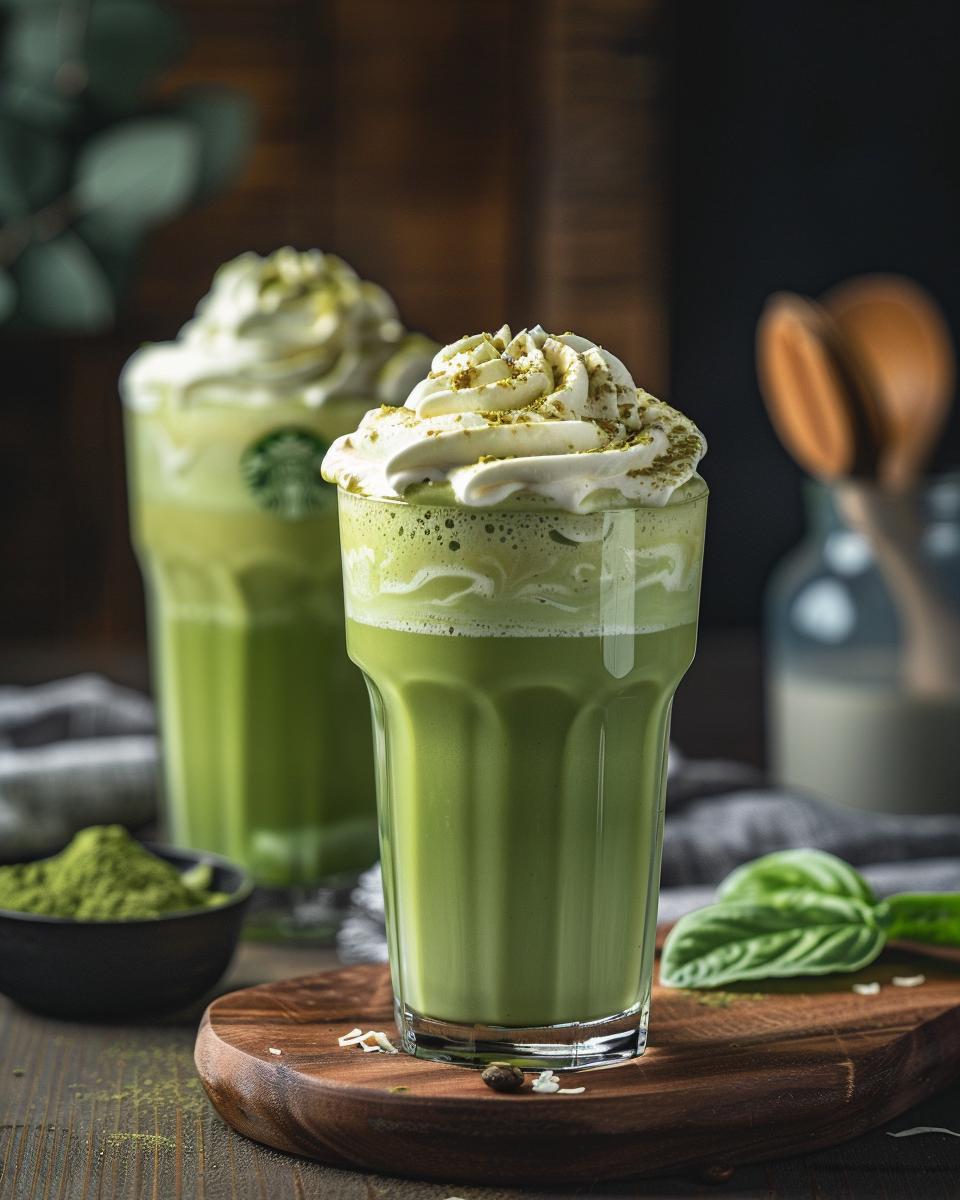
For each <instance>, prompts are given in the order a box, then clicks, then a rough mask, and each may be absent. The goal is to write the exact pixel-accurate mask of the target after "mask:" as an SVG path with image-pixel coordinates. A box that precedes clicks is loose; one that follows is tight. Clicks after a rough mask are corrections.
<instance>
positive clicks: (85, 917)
mask: <svg viewBox="0 0 960 1200" xmlns="http://www.w3.org/2000/svg"><path fill="white" fill-rule="evenodd" d="M211 878H212V872H211V870H210V868H209V867H208V866H206V865H203V864H201V865H199V866H197V867H193V868H192V869H191V870H190V871H187V872H185V873H184V874H181V873H180V872H179V871H178V870H177V869H176V867H173V866H171V865H170V863H167V862H164V861H163V859H160V858H157V857H156V855H154V854H151V853H150V852H149V851H148V850H145V849H144V848H143V846H141V845H140V844H139V842H136V841H134V839H133V838H132V837H131V836H130V834H129V833H127V831H126V829H124V828H123V826H122V825H94V826H91V828H89V829H83V830H81V831H80V833H78V834H77V835H76V836H75V837H74V839H73V841H72V842H71V843H70V844H69V846H67V847H66V849H65V850H62V851H61V852H60V853H59V854H57V855H54V857H53V858H44V859H41V860H40V861H39V862H32V863H16V864H14V865H13V866H10V867H0V909H2V908H6V909H12V910H13V911H15V912H29V913H38V914H41V915H43V916H48V917H74V918H76V919H77V920H80V921H135V920H141V919H143V918H145V917H159V916H163V915H164V914H165V913H173V912H181V911H183V910H184V909H189V908H206V907H209V906H210V905H213V904H219V903H222V902H223V901H224V900H225V899H226V896H225V895H224V894H223V893H219V892H211V891H210V890H209V889H210V883H211Z"/></svg>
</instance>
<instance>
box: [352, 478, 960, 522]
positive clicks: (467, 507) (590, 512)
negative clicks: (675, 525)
mask: <svg viewBox="0 0 960 1200" xmlns="http://www.w3.org/2000/svg"><path fill="white" fill-rule="evenodd" d="M958 479H960V474H958ZM693 480H697V481H699V483H700V485H701V486H700V487H699V488H698V489H697V491H696V492H695V494H694V495H692V496H687V497H685V498H684V499H683V500H678V501H677V502H676V503H670V501H668V502H667V503H666V504H618V505H616V506H611V507H600V508H588V509H584V510H583V511H578V510H577V509H572V508H558V507H557V506H556V505H555V504H550V503H549V502H547V501H546V500H544V501H543V503H538V502H537V500H538V498H537V497H535V496H528V497H524V500H525V504H524V507H515V506H513V505H510V504H509V503H508V504H461V503H459V502H458V501H456V500H454V501H453V502H451V501H449V500H427V501H419V500H418V501H417V502H416V503H412V502H411V501H409V500H404V499H403V498H402V497H394V496H371V495H368V494H367V493H366V492H354V491H351V490H350V489H349V488H344V487H342V486H341V485H340V484H339V483H338V484H337V485H336V488H337V496H338V498H339V496H340V495H344V496H349V497H350V498H351V499H353V500H364V501H367V502H368V503H370V504H385V505H389V506H390V507H393V508H409V509H414V508H449V509H454V510H457V511H459V512H509V513H562V514H564V515H565V516H570V517H595V516H599V515H603V514H604V513H618V512H669V511H673V510H681V509H684V508H689V507H692V506H693V505H695V504H700V503H702V502H703V501H704V500H706V499H707V498H708V497H709V495H710V488H709V485H708V484H707V481H706V480H705V479H704V478H703V476H702V475H697V474H694V475H692V476H691V477H690V479H688V480H687V481H686V482H685V483H683V484H681V487H685V486H686V484H687V483H690V482H692V481H693ZM677 490H678V491H679V489H677ZM526 501H530V503H529V506H527V504H526Z"/></svg>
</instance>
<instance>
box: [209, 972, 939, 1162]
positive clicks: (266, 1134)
mask: <svg viewBox="0 0 960 1200" xmlns="http://www.w3.org/2000/svg"><path fill="white" fill-rule="evenodd" d="M921 972H922V973H924V974H925V975H926V982H925V983H924V984H923V985H922V986H920V987H915V988H903V987H895V986H893V985H892V983H891V980H892V978H893V976H894V975H914V974H918V973H921ZM872 980H879V981H881V983H882V987H881V991H880V993H879V994H878V995H872V996H861V995H857V994H855V993H854V992H853V991H852V990H851V984H852V983H854V982H867V981H872ZM763 989H764V990H763V992H762V993H760V992H759V991H757V990H756V989H755V987H744V986H739V985H737V986H734V987H731V988H730V989H729V990H724V991H703V992H678V991H674V990H671V989H666V988H660V987H657V988H655V991H654V1000H653V1018H652V1021H651V1029H650V1045H649V1047H648V1049H647V1052H646V1054H645V1055H644V1056H643V1058H640V1059H635V1060H633V1061H631V1062H627V1063H624V1064H621V1065H619V1066H617V1067H614V1068H610V1069H605V1070H586V1071H578V1072H575V1073H567V1074H566V1075H565V1077H564V1078H563V1080H562V1082H563V1084H564V1086H579V1085H580V1084H583V1085H584V1087H585V1088H586V1091H585V1092H583V1093H582V1094H580V1095H575V1096H562V1095H556V1094H553V1095H540V1094H536V1093H533V1092H531V1091H530V1081H531V1080H532V1078H533V1075H530V1076H528V1082H527V1083H526V1084H525V1085H524V1089H523V1090H522V1091H521V1092H520V1093H517V1094H515V1095H503V1094H501V1093H496V1092H493V1091H491V1090H490V1089H489V1088H488V1087H486V1085H485V1084H484V1083H483V1082H482V1081H481V1079H480V1074H479V1072H478V1071H475V1070H470V1069H469V1068H464V1067H455V1066H450V1065H447V1064H442V1063H432V1062H426V1061H424V1060H422V1059H415V1058H411V1057H409V1056H407V1055H405V1054H400V1055H391V1054H380V1053H377V1054H369V1053H367V1054H365V1053H364V1052H363V1051H362V1050H361V1049H360V1048H359V1047H357V1046H353V1047H349V1048H341V1047H340V1046H338V1044H337V1038H338V1037H339V1036H341V1035H342V1034H344V1033H347V1032H348V1031H349V1030H351V1029H353V1028H354V1027H355V1026H360V1027H361V1028H362V1029H363V1030H364V1031H366V1030H368V1029H379V1030H384V1031H386V1033H387V1035H388V1037H390V1038H391V1039H395V1038H396V1029H395V1026H394V1023H393V1017H392V1003H393V1002H392V996H391V991H390V980H389V975H388V973H387V969H386V967H380V966H363V967H351V968H347V969H344V970H338V971H332V972H328V973H326V974H323V975H317V976H307V977H304V978H300V979H291V980H287V981H285V982H283V983H274V984H266V985H264V986H262V987H255V988H247V989H245V990H243V991H238V992H231V993H229V994H227V995H225V996H221V997H220V998H219V999H217V1000H215V1001H214V1002H213V1003H212V1004H211V1005H210V1007H209V1008H208V1010H207V1012H206V1014H205V1016H204V1018H203V1022H202V1024H201V1026H200V1031H199V1034H198V1037H197V1045H196V1063H197V1069H198V1070H199V1072H200V1078H201V1079H202V1081H203V1084H204V1087H205V1088H206V1090H207V1094H208V1095H209V1097H210V1100H211V1101H212V1103H213V1105H214V1107H215V1108H216V1110H217V1112H218V1113H219V1114H220V1115H221V1116H222V1117H223V1119H224V1120H225V1121H226V1122H227V1123H228V1124H229V1125H231V1126H233V1128H234V1129H236V1130H237V1131H238V1132H240V1133H242V1134H245V1135H246V1136H247V1137H250V1138H253V1139H254V1140H255V1141H258V1142H262V1143H264V1144H266V1145H268V1146H273V1147H275V1148H276V1149H278V1150H284V1151H287V1152H289V1153H292V1154H299V1155H303V1156H305V1157H308V1158H314V1159H319V1160H320V1161H321V1162H325V1163H331V1164H333V1165H336V1166H340V1167H356V1168H363V1169H367V1170H374V1171H380V1172H384V1173H386V1174H393V1175H411V1176H415V1177H418V1178H421V1179H438V1180H444V1181H450V1180H457V1181H461V1182H465V1183H466V1182H469V1183H473V1182H475V1183H500V1184H504V1183H510V1184H517V1185H524V1184H544V1183H567V1184H572V1183H583V1182H589V1181H592V1180H602V1179H618V1178H630V1177H634V1176H641V1175H647V1174H662V1173H666V1172H671V1171H677V1170H690V1171H697V1170H698V1169H704V1168H716V1167H726V1166H732V1165H735V1164H737V1163H743V1162H753V1161H758V1160H762V1159H765V1158H773V1157H782V1156H785V1155H789V1154H791V1153H797V1152H799V1151H801V1150H810V1149H813V1148H815V1147H818V1146H827V1145H832V1144H835V1143H837V1142H841V1141H844V1140H845V1139H847V1138H850V1137H853V1136H855V1135H856V1134H858V1133H862V1132H863V1131H864V1130H866V1129H869V1128H871V1127H873V1126H875V1125H879V1124H881V1123H882V1122H884V1121H886V1120H888V1119H889V1118H891V1117H894V1116H897V1115H898V1114H899V1113H901V1112H903V1111H904V1110H905V1109H907V1108H909V1107H910V1106H911V1105H913V1104H915V1103H917V1102H918V1101H919V1100H921V1099H923V1098H924V1097H926V1096H928V1095H930V1094H931V1093H933V1092H935V1091H936V1090H938V1089H939V1088H941V1087H943V1086H945V1085H946V1084H947V1083H948V1082H950V1080H951V1079H953V1078H954V1077H956V1076H957V1075H958V1074H960V967H958V966H957V964H955V963H950V962H942V961H936V960H933V959H920V958H918V957H915V956H913V955H911V954H910V953H909V952H907V951H904V952H898V951H895V950H888V951H887V952H886V953H885V955H884V957H883V958H882V959H881V960H880V961H879V962H877V963H874V964H873V966H871V967H868V968H866V969H865V970H864V971H862V972H860V973H859V974H858V975H855V976H850V975H846V976H842V977H840V976H837V977H830V978H827V979H822V980H803V981H778V982H777V983H776V984H774V983H773V982H765V983H764V984H763ZM271 1047H272V1048H273V1049H274V1050H280V1051H281V1053H280V1054H274V1053H271ZM397 1088H405V1089H406V1090H405V1091H403V1090H401V1091H397V1090H394V1089H397Z"/></svg>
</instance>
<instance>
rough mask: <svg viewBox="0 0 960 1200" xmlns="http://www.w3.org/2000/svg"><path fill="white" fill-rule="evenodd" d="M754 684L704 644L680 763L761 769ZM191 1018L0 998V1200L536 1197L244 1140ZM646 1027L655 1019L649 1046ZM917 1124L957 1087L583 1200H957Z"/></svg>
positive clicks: (237, 975) (747, 657) (12, 664)
mask: <svg viewBox="0 0 960 1200" xmlns="http://www.w3.org/2000/svg"><path fill="white" fill-rule="evenodd" d="M0 662H2V663H3V670H2V676H3V678H2V680H0V681H2V682H13V681H16V682H24V683H26V682H33V681H38V680H40V679H44V678H50V677H51V675H52V674H57V673H59V674H65V673H67V672H68V671H70V670H72V669H73V670H79V669H89V668H90V667H91V666H93V667H95V668H98V669H103V670H106V671H108V672H109V673H110V674H112V675H113V676H114V677H115V678H120V679H123V680H124V681H125V682H129V683H138V682H142V680H143V678H144V667H143V662H142V658H141V657H140V656H139V655H138V654H137V653H136V652H135V651H134V652H131V653H128V652H125V651H123V652H115V653H114V654H113V655H107V654H99V655H96V656H90V655H84V654H82V653H80V652H76V653H71V652H69V651H67V650H62V649H60V648H57V650H56V652H55V653H49V652H48V653H44V654H38V653H37V652H35V651H29V652H24V651H23V650H22V649H21V650H19V651H16V652H14V651H13V650H12V649H11V650H10V652H9V653H6V654H0ZM51 663H54V664H55V665H54V666H53V667H51V666H50V664H51ZM758 682H759V670H758V655H757V649H756V641H755V639H753V638H752V637H750V636H748V635H745V636H732V637H724V638H718V637H713V638H706V639H704V641H703V645H702V646H701V652H700V655H699V658H698V662H697V664H696V665H695V667H694V669H693V671H692V672H691V675H690V677H688V680H687V682H686V684H685V687H684V688H683V689H682V691H681V694H680V697H679V699H678V705H677V712H676V719H675V722H674V729H675V732H676V733H677V735H678V738H679V740H680V741H681V744H683V746H684V748H685V749H686V750H688V752H690V753H693V754H708V755H713V754H726V755H732V756H739V757H743V758H749V759H752V760H753V761H759V757H760V746H761V724H760V704H759V688H758ZM727 697H736V703H735V704H732V703H727V702H726V698H727ZM334 965H335V957H334V955H333V953H332V952H331V951H329V950H309V949H303V948H299V949H289V948H282V947H274V946H264V945H256V944H252V943H251V944H244V945H243V946H242V947H241V950H240V952H239V954H238V956H237V959H236V961H235V963H234V965H233V968H232V970H231V972H230V974H229V976H228V978H227V980H226V981H225V984H224V986H225V987H237V986H244V985H247V984H252V983H257V982H262V981H265V980H270V979H281V978H284V977H286V976H289V975H296V974H307V973H309V972H313V971H316V970H318V969H324V968H325V967H332V966H334ZM199 1017H200V1010H199V1009H198V1010H196V1011H193V1012H190V1013H187V1014H184V1015H182V1016H181V1017H180V1018H178V1019H171V1020H169V1021H166V1022H163V1023H159V1024H156V1023H152V1024H129V1025H81V1024H73V1023H69V1022H60V1021H52V1020H46V1019H43V1018H40V1017H34V1016H31V1015H30V1014H28V1013H25V1012H23V1011H22V1010H20V1009H17V1008H16V1007H15V1006H13V1005H12V1004H10V1003H9V1002H8V1001H6V1000H4V999H2V998H0V1200H13V1198H16V1200H94V1198H97V1200H118V1198H121V1197H122V1198H124V1200H126V1198H130V1200H140V1198H142V1200H180V1198H181V1197H184V1198H190V1200H228V1198H229V1200H248V1198H249V1200H286V1198H287V1197H290V1198H291V1200H306V1198H308V1197H324V1200H340V1198H343V1200H447V1198H449V1197H463V1198H464V1200H510V1198H515V1200H522V1198H523V1197H527V1198H528V1200H536V1197H537V1196H542V1195H544V1193H534V1192H519V1191H513V1190H509V1189H505V1190H499V1189H492V1188H475V1187H463V1186H458V1185H457V1184H456V1182H455V1181H451V1182H450V1184H449V1185H443V1184H427V1183H422V1182H417V1181H415V1180H403V1179H396V1178H388V1177H385V1176H379V1175H366V1174H362V1173H359V1172H349V1171H341V1170H336V1169H334V1168H331V1167H322V1166H319V1165H317V1164H315V1163H311V1162H306V1161H302V1160H299V1159H293V1158H289V1157H286V1156H284V1155H282V1154H278V1153H276V1152H274V1151H272V1150H267V1149H264V1148H262V1147H260V1146H257V1145H256V1144H255V1143H253V1142H250V1141H247V1140H246V1139H244V1138H242V1137H240V1136H238V1135H237V1134H235V1133H233V1132H232V1131H231V1130H230V1129H228V1128H227V1127H226V1126H225V1125H224V1124H223V1123H222V1122H221V1121H220V1119H219V1118H218V1117H217V1116H216V1115H215V1114H214V1112H213V1111H212V1109H211V1108H210V1106H209V1104H208V1103H207V1101H206V1097H205V1095H204V1093H203V1090H202V1088H201V1087H200V1084H199V1082H198V1080H197V1078H196V1075H195V1072H194V1069H193V1057H192V1054H193V1040H194V1034H195V1032H196V1025H197V1022H198V1020H199ZM655 1026H656V1014H654V1018H653V1028H654V1031H655ZM653 1036H655V1032H654V1035H653ZM918 1125H932V1126H946V1127H948V1128H953V1129H957V1130H958V1131H960V1083H958V1084H956V1085H954V1086H953V1087H952V1088H951V1089H949V1090H948V1091H946V1092H943V1093H941V1094H940V1095H939V1096H938V1097H936V1098H934V1099H932V1100H930V1101H928V1102H926V1103H924V1104H923V1105H920V1106H919V1107H918V1108H916V1109H914V1110H913V1111H911V1112H910V1113H907V1114H905V1115H904V1116H903V1117H901V1118H899V1119H898V1120H896V1121H894V1122H893V1123H892V1124H891V1126H889V1127H885V1128H882V1129H878V1130H875V1131H873V1132H871V1133H868V1134H865V1135H864V1136H863V1137H860V1138H858V1139H856V1140H855V1141H852V1142H848V1143H846V1144H845V1145H841V1146H837V1147H835V1148H833V1149H830V1150H820V1151H817V1152H815V1153H811V1154H809V1155H804V1156H801V1157H798V1158H792V1159H788V1160H783V1161H777V1162H770V1163H764V1164H759V1165H756V1166H750V1167H741V1168H739V1169H738V1170H737V1171H736V1173H735V1174H734V1176H733V1178H732V1179H731V1180H730V1181H729V1182H726V1183H724V1184H721V1185H714V1184H707V1183H703V1182H701V1181H698V1180H693V1179H685V1178H678V1179H664V1180H659V1181H649V1180H647V1181H643V1182H641V1183H638V1184H633V1185H613V1186H604V1187H597V1188H595V1189H593V1191H592V1192H591V1194H596V1195H602V1196H607V1197H621V1198H624V1200H626V1198H627V1197H641V1196H642V1197H662V1198H663V1200H667V1198H670V1197H691V1196H704V1197H717V1198H718V1200H747V1198H750V1200H754V1198H757V1200H759V1198H761V1197H762V1198H764V1200H801V1198H802V1200H958V1197H960V1138H953V1137H949V1136H947V1135H945V1134H930V1135H924V1136H919V1137H913V1138H902V1139H901V1138H892V1137H889V1136H887V1129H888V1128H889V1129H906V1128H909V1127H912V1126H918ZM571 1153H572V1154H575V1153H576V1147H575V1146H571ZM553 1194H554V1195H555V1194H556V1193H553ZM580 1194H583V1193H582V1190H581V1193H580Z"/></svg>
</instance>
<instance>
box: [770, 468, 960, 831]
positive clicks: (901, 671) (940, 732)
mask: <svg viewBox="0 0 960 1200" xmlns="http://www.w3.org/2000/svg"><path fill="white" fill-rule="evenodd" d="M863 489H864V492H865V494H866V496H867V501H868V503H870V504H873V505H878V506H879V505H887V506H896V507H898V509H899V510H900V511H901V513H904V514H906V523H902V530H903V532H902V535H901V541H902V553H901V555H900V561H899V562H898V561H897V560H896V559H894V560H893V561H891V560H890V559H889V556H887V555H884V553H883V550H882V545H881V546H880V550H879V552H878V549H877V545H878V544H877V542H876V539H871V534H870V528H869V525H867V526H864V524H863V522H862V521H861V520H860V519H853V520H851V517H853V516H854V514H855V510H851V509H850V508H849V506H848V505H847V504H846V503H845V501H844V494H843V493H842V492H841V491H838V489H836V488H834V487H829V486H826V485H823V484H816V483H810V484H808V486H807V493H806V499H807V514H808V530H807V534H806V536H805V538H804V539H803V541H802V542H801V543H800V545H799V546H797V547H796V548H795V549H794V550H793V551H791V553H790V554H789V555H788V556H787V557H786V558H785V559H784V561H783V562H782V563H781V564H780V565H779V567H778V568H777V569H776V571H775V572H774V575H773V577H772V579H771V581H770V584H769V588H768V593H767V620H766V683H767V723H768V739H769V752H770V761H771V767H772V771H773V774H774V776H775V778H777V779H778V780H779V781H781V782H783V783H785V784H788V785H790V786H794V787H799V788H803V789H805V790H808V791H811V792H813V793H815V794H817V795H819V796H821V797H823V798H825V799H828V800H833V801H837V802H839V803H841V804H846V805H852V806H855V807H857V808H863V809H870V810H873V811H877V812H916V813H924V812H956V811H960V754H958V753H957V738H958V735H960V671H958V669H957V662H956V649H957V646H960V473H953V474H947V475H943V476H941V477H938V478H931V479H929V480H928V481H926V482H925V483H924V484H923V485H921V487H920V488H919V489H918V490H917V491H916V493H915V494H914V495H912V496H909V497H901V498H899V499H898V498H895V497H890V496H889V495H887V494H885V493H881V492H876V491H875V492H873V494H872V495H871V494H870V491H869V485H863ZM918 605H919V606H920V607H919V608H918ZM928 614H931V615H930V616H929V617H928ZM934 625H935V627H934ZM921 640H922V641H923V642H924V643H925V644H924V645H920V644H919V643H920V641H921ZM918 658H925V659H926V661H925V662H918ZM931 659H932V660H934V661H933V662H932V669H931V661H930V660H931ZM918 668H919V669H918Z"/></svg>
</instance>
